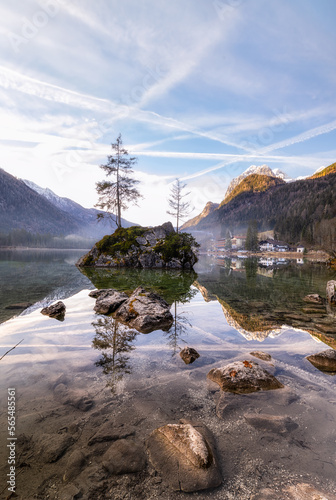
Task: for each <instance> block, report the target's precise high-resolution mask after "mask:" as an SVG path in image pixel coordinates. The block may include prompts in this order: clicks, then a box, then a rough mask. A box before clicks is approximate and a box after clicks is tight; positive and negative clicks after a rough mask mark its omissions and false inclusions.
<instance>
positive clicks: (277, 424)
mask: <svg viewBox="0 0 336 500" xmlns="http://www.w3.org/2000/svg"><path fill="white" fill-rule="evenodd" d="M244 417H245V420H246V421H247V423H249V424H250V425H252V426H253V427H255V428H256V429H257V430H260V431H266V432H274V433H276V434H286V433H288V432H291V431H293V430H294V429H297V427H298V424H296V423H295V422H294V421H293V420H292V419H291V418H290V417H288V416H286V417H283V416H276V415H266V414H247V415H244Z"/></svg>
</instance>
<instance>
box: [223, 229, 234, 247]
mask: <svg viewBox="0 0 336 500" xmlns="http://www.w3.org/2000/svg"><path fill="white" fill-rule="evenodd" d="M225 248H226V250H232V239H231V233H230V230H229V229H228V230H227V231H226V235H225Z"/></svg>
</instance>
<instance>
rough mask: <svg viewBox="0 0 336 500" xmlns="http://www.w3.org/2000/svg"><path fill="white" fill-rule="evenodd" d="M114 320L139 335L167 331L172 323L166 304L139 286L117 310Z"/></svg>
mask: <svg viewBox="0 0 336 500" xmlns="http://www.w3.org/2000/svg"><path fill="white" fill-rule="evenodd" d="M114 316H115V318H116V319H118V320H119V321H122V322H123V323H126V324H127V325H128V326H130V327H131V328H135V329H136V330H138V331H139V332H141V333H150V332H152V331H154V330H158V329H161V330H165V329H169V328H170V327H171V326H172V324H173V321H174V318H173V316H172V314H171V312H170V307H169V304H167V302H166V301H165V300H164V299H163V298H162V297H160V296H159V295H157V294H156V293H154V292H147V291H146V290H145V288H143V287H141V286H139V287H138V288H136V289H135V290H134V292H133V293H132V295H131V296H130V297H129V298H128V299H127V300H126V301H125V302H123V304H122V305H121V306H120V307H119V309H117V311H116V312H115V314H114Z"/></svg>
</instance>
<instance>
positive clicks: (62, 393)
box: [54, 383, 94, 412]
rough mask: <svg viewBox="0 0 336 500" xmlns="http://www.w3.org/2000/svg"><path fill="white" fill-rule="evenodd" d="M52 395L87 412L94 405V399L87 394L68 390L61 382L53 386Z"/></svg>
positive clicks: (65, 403)
mask: <svg viewBox="0 0 336 500" xmlns="http://www.w3.org/2000/svg"><path fill="white" fill-rule="evenodd" d="M54 396H55V397H56V398H57V399H58V400H59V401H60V402H61V403H62V404H64V405H71V406H73V407H74V408H77V410H80V411H83V412H87V411H89V410H91V408H92V407H93V406H94V401H93V399H91V398H90V397H89V396H87V395H78V393H75V392H72V391H69V389H68V388H67V386H66V385H65V384H63V383H60V384H57V385H56V386H55V388H54Z"/></svg>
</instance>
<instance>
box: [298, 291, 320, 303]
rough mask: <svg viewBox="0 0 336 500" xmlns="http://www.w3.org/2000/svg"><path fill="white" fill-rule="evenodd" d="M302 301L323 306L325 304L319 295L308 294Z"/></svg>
mask: <svg viewBox="0 0 336 500" xmlns="http://www.w3.org/2000/svg"><path fill="white" fill-rule="evenodd" d="M303 300H304V301H305V302H309V303H311V304H323V303H324V302H325V301H324V299H323V298H322V297H321V295H319V294H318V293H309V294H308V295H306V296H305V297H304V299H303Z"/></svg>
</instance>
